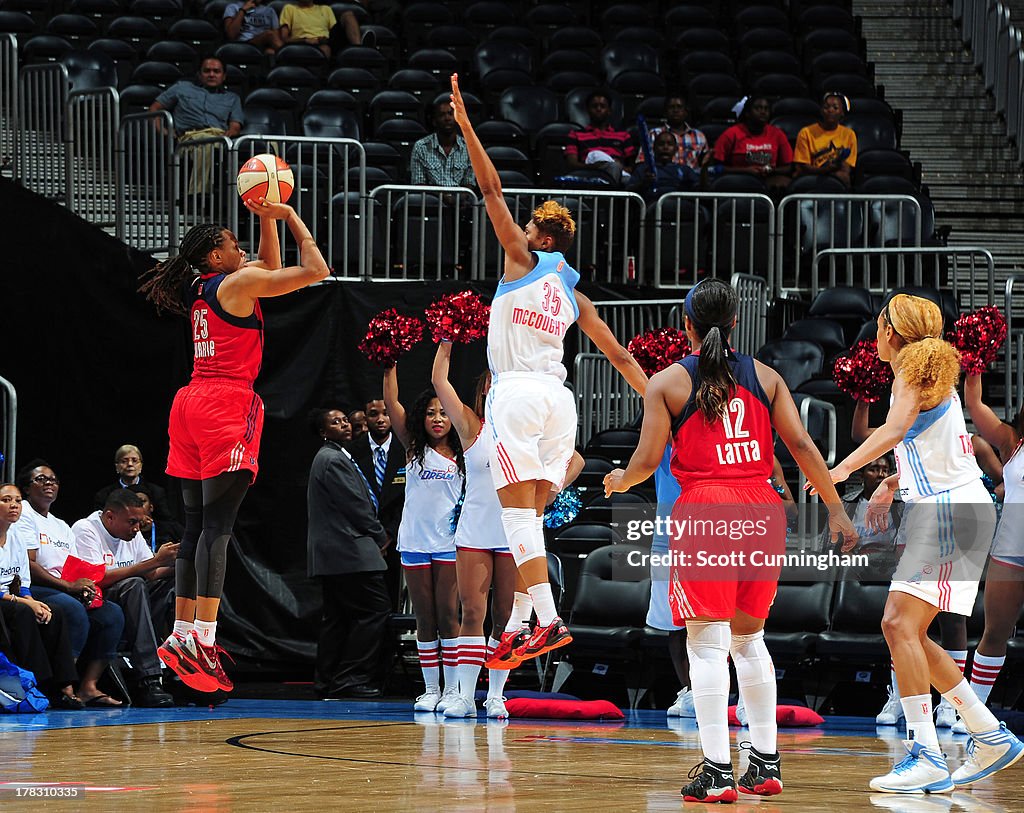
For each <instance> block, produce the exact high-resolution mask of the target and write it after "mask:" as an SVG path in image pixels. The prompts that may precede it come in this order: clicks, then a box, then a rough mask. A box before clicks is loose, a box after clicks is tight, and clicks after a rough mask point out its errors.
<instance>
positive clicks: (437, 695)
mask: <svg viewBox="0 0 1024 813" xmlns="http://www.w3.org/2000/svg"><path fill="white" fill-rule="evenodd" d="M440 700H441V689H440V688H438V687H437V686H428V687H427V690H426V691H425V692H424V693H423V694H421V695H420V696H419V697H417V698H416V702H415V703H414V704H413V710H414V711H434V710H435V709H436V708H437V704H438V702H439V701H440Z"/></svg>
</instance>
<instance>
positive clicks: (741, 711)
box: [693, 695, 747, 726]
mask: <svg viewBox="0 0 1024 813" xmlns="http://www.w3.org/2000/svg"><path fill="white" fill-rule="evenodd" d="M693 716H694V717H696V716H697V715H696V714H694V715H693ZM736 719H737V720H739V721H740V725H743V726H745V725H746V724H747V707H746V706H744V705H743V695H740V697H739V700H737V701H736Z"/></svg>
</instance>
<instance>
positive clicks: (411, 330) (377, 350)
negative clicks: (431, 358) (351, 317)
mask: <svg viewBox="0 0 1024 813" xmlns="http://www.w3.org/2000/svg"><path fill="white" fill-rule="evenodd" d="M422 338H423V322H421V321H420V320H419V319H417V318H416V317H415V316H402V314H400V313H399V312H398V311H397V310H395V309H394V308H389V309H388V310H386V311H381V312H380V313H378V314H377V315H376V316H374V317H373V318H372V319H371V320H370V323H369V324H368V325H367V327H366V336H365V337H364V338H363V340H362V341H361V342H360V343H359V351H360V352H361V353H362V354H363V355H364V356H366V358H367V359H369V361H370V363H371V364H377V365H380V366H381V367H394V366H395V363H396V362H397V361H398V357H399V356H400V355H402V354H403V353H407V352H409V351H410V350H412V348H413V345H415V344H416V343H417V342H418V341H420V340H421V339H422Z"/></svg>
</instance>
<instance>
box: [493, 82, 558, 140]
mask: <svg viewBox="0 0 1024 813" xmlns="http://www.w3.org/2000/svg"><path fill="white" fill-rule="evenodd" d="M498 117H499V118H502V119H504V120H505V121H510V122H512V123H513V124H515V125H517V126H518V127H519V128H520V129H522V131H523V132H524V133H526V134H528V135H531V134H534V133H537V132H538V131H539V130H540V129H541V128H542V127H543V126H544V125H545V124H550V123H551V122H553V121H558V120H559V118H560V117H561V111H560V105H559V99H558V97H557V96H556V95H555V94H554V93H553V92H552V91H550V90H548V89H547V88H535V87H527V86H523V87H511V88H509V89H508V90H506V91H505V92H504V93H502V94H501V97H500V98H499V99H498Z"/></svg>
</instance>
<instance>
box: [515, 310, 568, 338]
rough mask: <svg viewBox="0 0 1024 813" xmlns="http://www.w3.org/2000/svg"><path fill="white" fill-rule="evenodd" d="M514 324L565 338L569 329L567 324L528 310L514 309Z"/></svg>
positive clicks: (544, 314)
mask: <svg viewBox="0 0 1024 813" xmlns="http://www.w3.org/2000/svg"><path fill="white" fill-rule="evenodd" d="M512 324H513V325H523V326H525V327H532V328H534V329H535V330H540V331H542V332H544V333H551V334H552V335H554V336H564V335H565V331H566V330H568V329H569V325H568V323H567V322H563V321H561V320H559V319H555V318H554V317H553V316H549V315H548V314H546V313H540V312H539V311H534V310H530V309H528V308H512Z"/></svg>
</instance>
